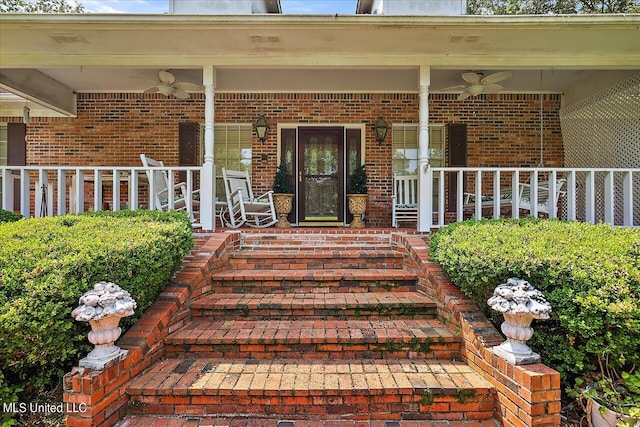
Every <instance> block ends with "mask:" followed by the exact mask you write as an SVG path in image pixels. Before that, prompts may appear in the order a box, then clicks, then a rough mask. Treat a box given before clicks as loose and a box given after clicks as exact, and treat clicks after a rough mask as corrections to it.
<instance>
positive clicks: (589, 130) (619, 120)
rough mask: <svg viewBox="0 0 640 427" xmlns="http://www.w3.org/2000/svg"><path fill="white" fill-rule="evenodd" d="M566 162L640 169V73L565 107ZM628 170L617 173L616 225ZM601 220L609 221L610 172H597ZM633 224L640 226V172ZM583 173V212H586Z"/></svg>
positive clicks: (635, 187)
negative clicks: (607, 186)
mask: <svg viewBox="0 0 640 427" xmlns="http://www.w3.org/2000/svg"><path fill="white" fill-rule="evenodd" d="M560 123H561V126H562V137H563V140H564V154H565V165H566V167H576V168H624V169H629V168H640V73H638V74H636V75H634V76H632V77H630V78H628V79H626V80H623V81H621V82H619V83H617V84H614V85H612V86H610V87H609V88H607V89H604V90H602V91H600V92H598V93H596V94H594V95H592V96H589V97H587V98H585V99H583V100H581V101H579V102H577V103H575V104H573V105H571V106H569V107H566V108H563V109H561V110H560ZM622 179H623V177H622V174H616V176H615V179H614V183H615V194H614V201H615V212H614V213H615V224H616V225H620V224H622V215H623V207H622ZM595 184H596V219H597V220H604V174H602V173H599V174H596V183H595ZM633 198H634V200H633V204H634V208H633V210H634V218H633V223H634V225H636V226H640V173H636V174H634V178H633ZM584 200H585V188H584V179H583V177H579V185H578V206H579V209H578V215H579V216H580V219H584V215H585V206H584Z"/></svg>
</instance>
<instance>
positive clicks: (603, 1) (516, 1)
mask: <svg viewBox="0 0 640 427" xmlns="http://www.w3.org/2000/svg"><path fill="white" fill-rule="evenodd" d="M468 11H469V14H471V15H522V14H525V15H547V14H575V13H640V0H469V2H468Z"/></svg>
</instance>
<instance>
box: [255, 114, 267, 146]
mask: <svg viewBox="0 0 640 427" xmlns="http://www.w3.org/2000/svg"><path fill="white" fill-rule="evenodd" d="M254 126H255V128H256V135H258V139H259V140H260V142H265V141H266V140H267V133H268V132H269V124H268V123H267V119H265V118H264V114H260V117H258V120H256V124H255V125H254Z"/></svg>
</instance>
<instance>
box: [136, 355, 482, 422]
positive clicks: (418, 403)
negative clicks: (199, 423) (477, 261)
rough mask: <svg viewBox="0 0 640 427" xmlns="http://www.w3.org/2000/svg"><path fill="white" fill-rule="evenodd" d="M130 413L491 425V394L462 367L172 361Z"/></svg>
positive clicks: (139, 393)
mask: <svg viewBox="0 0 640 427" xmlns="http://www.w3.org/2000/svg"><path fill="white" fill-rule="evenodd" d="M128 393H129V395H130V397H131V401H132V405H131V413H132V414H137V415H144V414H158V415H162V414H164V415H167V414H172V415H173V414H184V413H188V414H190V415H206V414H217V415H220V416H224V415H225V414H228V415H249V416H250V415H258V414H267V415H279V416H283V417H285V416H286V417H287V418H292V419H295V418H303V419H314V418H318V419H323V418H326V417H328V416H335V417H336V418H343V419H344V418H346V419H396V420H397V419H405V420H409V419H427V420H430V419H440V420H489V419H491V418H492V417H493V408H494V400H493V395H492V392H491V386H490V385H489V383H487V382H486V380H484V379H483V378H481V377H480V376H479V375H478V374H476V373H475V372H473V370H472V369H471V368H469V367H468V366H467V365H465V364H464V363H459V362H452V361H447V360H442V361H433V360H432V361H429V362H427V361H422V360H411V359H401V360H393V361H387V360H370V359H364V360H362V359H358V360H342V361H335V360H325V361H307V360H302V359H299V360H296V361H292V360H247V359H204V358H200V359H189V358H187V359H184V358H179V359H167V360H164V361H161V362H159V363H156V364H155V365H154V366H153V367H152V368H151V369H150V370H148V371H147V372H145V373H144V374H142V375H140V376H138V377H136V378H135V379H134V380H133V381H132V382H131V384H130V385H129V388H128Z"/></svg>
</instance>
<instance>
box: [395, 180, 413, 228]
mask: <svg viewBox="0 0 640 427" xmlns="http://www.w3.org/2000/svg"><path fill="white" fill-rule="evenodd" d="M417 220H418V176H417V175H394V176H393V195H392V202H391V225H392V226H393V227H396V228H397V227H398V223H399V222H401V221H417Z"/></svg>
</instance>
